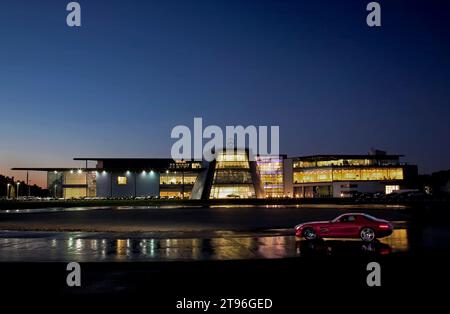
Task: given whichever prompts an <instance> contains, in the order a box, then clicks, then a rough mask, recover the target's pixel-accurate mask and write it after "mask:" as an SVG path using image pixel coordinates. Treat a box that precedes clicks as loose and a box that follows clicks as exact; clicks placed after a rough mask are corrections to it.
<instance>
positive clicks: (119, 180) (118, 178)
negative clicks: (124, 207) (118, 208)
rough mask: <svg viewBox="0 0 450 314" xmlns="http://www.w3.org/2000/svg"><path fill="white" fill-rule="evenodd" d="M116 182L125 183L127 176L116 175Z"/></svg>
mask: <svg viewBox="0 0 450 314" xmlns="http://www.w3.org/2000/svg"><path fill="white" fill-rule="evenodd" d="M117 184H119V185H125V184H127V177H117Z"/></svg>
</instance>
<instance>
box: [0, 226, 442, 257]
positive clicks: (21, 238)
mask: <svg viewBox="0 0 450 314" xmlns="http://www.w3.org/2000/svg"><path fill="white" fill-rule="evenodd" d="M165 236H167V238H165ZM179 236H180V235H179V234H164V233H162V234H161V233H160V234H111V233H109V234H108V233H88V232H60V233H55V232H17V231H9V232H0V261H1V262H64V261H78V262H122V261H123V262H126V261H131V262H138V261H145V262H151V261H201V260H242V259H278V258H293V257H302V256H311V255H313V256H336V255H348V256H352V255H364V254H366V255H367V254H375V255H386V254H396V253H400V252H409V251H410V250H411V249H412V247H414V246H412V245H411V243H410V241H411V238H410V237H409V236H408V229H407V228H398V229H395V230H394V232H393V234H392V235H391V236H389V237H387V238H382V239H380V240H379V241H377V242H375V243H371V244H367V243H364V242H362V241H360V240H342V239H325V240H323V241H316V242H308V241H304V240H301V239H299V238H296V237H295V236H293V235H292V231H291V230H267V231H265V232H264V231H260V232H254V233H252V232H248V233H235V232H214V233H209V234H203V236H202V237H196V238H191V237H190V235H189V234H184V237H179ZM429 242H430V241H429ZM431 243H434V242H433V241H431Z"/></svg>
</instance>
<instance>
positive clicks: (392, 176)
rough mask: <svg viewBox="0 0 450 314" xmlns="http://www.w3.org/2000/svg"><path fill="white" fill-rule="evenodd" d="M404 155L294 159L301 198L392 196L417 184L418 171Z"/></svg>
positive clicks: (295, 187) (295, 179)
mask: <svg viewBox="0 0 450 314" xmlns="http://www.w3.org/2000/svg"><path fill="white" fill-rule="evenodd" d="M400 157H401V155H386V154H383V153H381V154H380V153H378V154H369V155H314V156H305V157H298V158H294V159H293V186H294V194H295V195H296V196H297V197H351V196H354V195H356V194H357V193H387V194H389V193H391V192H392V191H393V190H398V189H400V187H404V186H405V185H406V184H407V183H408V182H412V181H414V179H415V177H416V176H417V167H416V166H412V165H406V164H402V163H401V162H400Z"/></svg>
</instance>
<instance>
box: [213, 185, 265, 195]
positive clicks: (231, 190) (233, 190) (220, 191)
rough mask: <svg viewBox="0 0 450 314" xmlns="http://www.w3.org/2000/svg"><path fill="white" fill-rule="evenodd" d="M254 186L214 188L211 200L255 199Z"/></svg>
mask: <svg viewBox="0 0 450 314" xmlns="http://www.w3.org/2000/svg"><path fill="white" fill-rule="evenodd" d="M255 197H256V195H255V189H254V188H253V185H244V186H236V185H229V186H214V187H212V189H211V194H210V198H255Z"/></svg>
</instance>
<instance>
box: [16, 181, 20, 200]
mask: <svg viewBox="0 0 450 314" xmlns="http://www.w3.org/2000/svg"><path fill="white" fill-rule="evenodd" d="M19 185H20V182H17V193H16V198H19Z"/></svg>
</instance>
